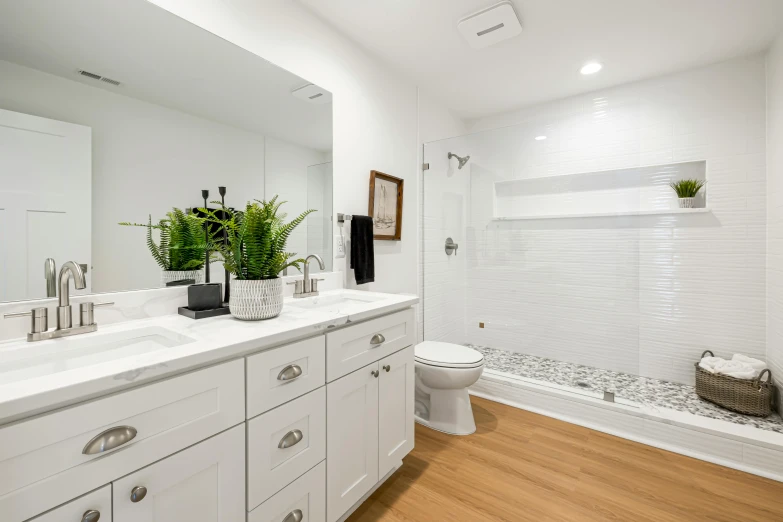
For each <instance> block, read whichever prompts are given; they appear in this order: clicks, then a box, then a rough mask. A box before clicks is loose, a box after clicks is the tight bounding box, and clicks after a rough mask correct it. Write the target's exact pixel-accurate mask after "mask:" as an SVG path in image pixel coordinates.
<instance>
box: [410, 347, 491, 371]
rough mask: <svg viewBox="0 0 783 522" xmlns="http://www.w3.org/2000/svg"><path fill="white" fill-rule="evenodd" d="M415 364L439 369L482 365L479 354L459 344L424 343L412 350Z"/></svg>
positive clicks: (481, 357)
mask: <svg viewBox="0 0 783 522" xmlns="http://www.w3.org/2000/svg"><path fill="white" fill-rule="evenodd" d="M414 358H415V360H416V362H417V363H419V364H424V365H427V366H437V367H440V368H456V369H459V368H478V367H479V366H483V364H484V356H483V355H482V354H481V352H479V351H477V350H474V349H473V348H468V347H467V346H461V345H459V344H452V343H442V342H437V341H424V342H423V343H420V344H417V345H416V348H415V350H414Z"/></svg>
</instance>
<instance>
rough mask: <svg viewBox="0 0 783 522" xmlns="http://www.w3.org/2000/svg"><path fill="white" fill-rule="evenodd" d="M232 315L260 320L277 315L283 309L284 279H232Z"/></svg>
mask: <svg viewBox="0 0 783 522" xmlns="http://www.w3.org/2000/svg"><path fill="white" fill-rule="evenodd" d="M228 308H229V310H230V311H231V315H233V316H234V317H236V318H237V319H241V320H243V321H259V320H261V319H271V318H272V317H277V316H278V315H280V312H281V311H282V310H283V280H282V279H280V278H279V277H277V278H275V279H261V280H255V281H248V280H243V279H232V280H231V298H230V299H229V301H228Z"/></svg>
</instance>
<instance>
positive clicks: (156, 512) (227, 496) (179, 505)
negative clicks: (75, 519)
mask: <svg viewBox="0 0 783 522" xmlns="http://www.w3.org/2000/svg"><path fill="white" fill-rule="evenodd" d="M112 488H113V501H114V522H156V521H161V520H181V521H183V522H184V521H187V522H244V520H245V429H244V426H236V427H234V428H231V429H230V430H228V431H225V432H223V433H221V434H219V435H216V436H214V437H212V438H210V439H207V440H205V441H204V442H200V443H199V444H196V445H195V446H192V447H190V448H188V449H186V450H184V451H181V452H179V453H176V454H174V455H172V456H170V457H167V458H165V459H163V460H161V461H159V462H156V463H155V464H152V465H151V466H147V467H146V468H142V469H140V470H138V471H136V472H135V473H131V474H130V475H128V476H126V477H123V478H121V479H119V480H117V481H115V482H113V483H112Z"/></svg>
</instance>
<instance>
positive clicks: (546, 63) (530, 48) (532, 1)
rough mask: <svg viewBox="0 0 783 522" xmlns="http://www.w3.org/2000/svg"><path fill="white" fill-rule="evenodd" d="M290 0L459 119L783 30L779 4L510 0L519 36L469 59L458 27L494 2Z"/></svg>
mask: <svg viewBox="0 0 783 522" xmlns="http://www.w3.org/2000/svg"><path fill="white" fill-rule="evenodd" d="M299 1H300V2H301V3H302V4H304V5H306V6H307V7H308V8H309V9H310V10H311V11H313V12H314V13H316V14H317V15H318V16H319V17H321V18H322V19H324V20H325V21H327V22H328V23H330V24H331V25H332V26H334V27H335V28H337V30H338V31H340V32H342V33H343V34H345V35H346V36H348V37H349V38H351V39H352V40H354V41H355V42H358V43H359V44H361V45H363V46H364V47H366V48H367V49H369V50H370V51H371V52H372V53H373V54H375V55H376V56H379V57H381V58H383V59H384V60H386V61H387V62H388V63H390V64H391V65H392V66H393V67H395V68H396V69H398V70H399V71H402V72H403V73H404V74H406V75H407V76H408V77H410V78H411V79H412V80H413V81H415V82H416V83H417V84H418V85H420V86H421V87H422V88H423V89H424V90H425V91H427V92H429V93H430V94H432V95H434V96H435V97H437V98H438V99H440V100H442V101H443V102H444V103H445V104H446V105H447V106H448V107H449V108H450V109H452V110H453V111H454V112H455V113H456V114H457V115H459V116H461V117H463V118H465V119H475V118H478V117H482V116H487V115H490V114H496V113H499V112H504V111H507V110H511V109H515V108H521V107H525V106H529V105H532V104H535V103H539V102H542V101H546V100H552V99H558V98H562V97H566V96H571V95H574V94H579V93H584V92H589V91H592V90H595V89H599V88H604V87H609V86H613V85H618V84H621V83H626V82H631V81H635V80H640V79H643V78H648V77H652V76H657V75H661V74H666V73H670V72H675V71H679V70H684V69H688V68H693V67H698V66H701V65H706V64H709V63H713V62H718V61H722V60H726V59H729V58H732V57H735V56H740V55H746V54H751V53H754V52H758V51H762V50H763V49H765V48H767V47H768V46H769V44H770V43H771V41H772V40H773V38H774V37H775V36H776V35H777V34H778V33H779V32H780V30H781V29H782V27H781V26H782V25H783V24H781V22H782V21H783V0H514V1H513V3H514V7H515V9H516V11H517V14H518V15H519V16H520V18H521V20H522V28H523V30H522V34H521V35H519V36H517V37H515V38H513V39H511V40H506V41H505V42H501V43H499V44H497V45H496V46H493V47H489V48H486V49H480V50H474V49H471V48H470V47H469V46H468V44H467V42H466V41H464V40H463V39H462V37H461V36H460V34H459V33H458V31H457V22H458V21H459V20H460V19H461V18H463V17H464V16H466V15H469V14H472V13H473V12H475V11H477V10H479V9H482V8H485V7H488V6H491V5H493V4H495V3H497V2H496V0H372V1H367V0H329V1H328V2H324V1H323V0H299ZM590 60H598V61H600V62H602V63H603V64H604V69H603V71H601V72H599V73H598V74H596V75H594V76H582V75H580V74H579V69H580V67H581V66H582V65H583V64H584V63H585V62H587V61H590Z"/></svg>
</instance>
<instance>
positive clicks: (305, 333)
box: [0, 290, 419, 424]
mask: <svg viewBox="0 0 783 522" xmlns="http://www.w3.org/2000/svg"><path fill="white" fill-rule="evenodd" d="M340 296H343V297H348V298H351V297H356V298H357V299H358V300H351V301H350V302H348V303H344V304H340V305H335V306H329V307H325V308H322V309H319V308H313V309H306V308H303V307H302V305H303V304H305V303H306V302H312V300H313V299H322V300H328V299H336V298H339V297H340ZM363 299H373V301H371V302H367V301H364V300H363ZM418 301H419V299H418V297H416V296H412V295H400V294H381V293H375V292H365V291H359V290H333V291H327V292H321V296H320V297H318V298H308V299H307V300H298V299H291V298H287V299H286V300H285V306H284V308H283V312H282V313H281V314H280V315H279V316H278V317H276V318H274V319H269V320H265V321H248V322H245V321H239V320H237V319H234V318H233V317H232V316H230V315H225V316H220V317H214V318H211V319H202V320H198V321H195V320H192V319H189V318H186V317H183V316H180V315H176V313H175V314H172V315H164V316H160V317H154V318H149V319H142V320H137V321H128V322H124V323H118V324H114V325H109V326H105V327H101V326H100V325H99V327H98V331H97V332H95V333H91V334H84V335H83V336H75V337H72V338H64V339H55V340H51V341H40V342H36V343H27V342H26V341H25V340H15V341H7V342H3V343H0V424H5V423H7V422H12V421H15V420H18V419H21V418H24V417H28V416H31V415H34V414H38V413H42V412H45V411H49V410H53V409H56V408H59V407H62V406H66V405H69V404H74V403H77V402H81V401H84V400H87V399H90V398H94V397H98V396H101V395H106V394H108V393H112V392H115V391H118V390H121V389H124V388H128V387H131V386H135V385H138V384H141V383H146V382H150V381H152V380H158V379H160V378H163V377H167V376H172V375H175V374H178V373H183V372H186V371H189V370H193V369H195V368H200V367H204V366H208V365H210V364H215V363H218V362H221V361H226V360H229V359H235V358H237V357H241V356H244V355H248V354H251V353H254V352H259V351H263V350H264V349H268V348H273V347H275V346H279V345H281V344H286V343H289V342H292V341H296V340H298V339H304V338H307V337H312V336H314V335H318V334H320V333H323V332H324V331H325V330H327V329H329V328H337V327H340V326H343V325H346V324H348V323H352V322H358V321H364V320H366V319H370V318H373V317H377V316H380V315H383V314H387V313H390V312H394V311H398V310H403V309H405V308H409V307H410V306H411V305H414V304H416V303H418ZM141 328H152V329H154V328H160V329H165V330H167V331H169V332H173V333H175V334H179V335H181V336H185V337H186V338H188V339H187V342H186V344H181V345H179V346H172V347H168V348H164V349H158V350H154V351H148V352H147V353H141V354H137V355H130V356H126V357H121V358H116V359H109V360H106V361H101V362H98V363H96V364H90V365H85V366H82V367H77V368H73V369H67V370H64V371H55V372H53V373H49V374H46V375H41V376H34V377H31V378H27V379H21V380H14V379H10V380H6V381H5V382H4V380H3V373H2V367H3V363H4V362H5V361H9V360H14V361H18V360H19V359H20V358H24V357H25V352H24V350H25V348H28V347H34V348H35V349H36V350H38V351H41V350H43V351H46V350H51V351H52V352H53V353H54V351H55V350H57V348H58V347H63V348H64V347H65V346H66V345H65V344H62V343H65V342H67V341H68V339H82V338H84V339H86V338H87V337H92V338H93V339H94V340H95V341H98V340H99V339H100V336H101V335H102V334H103V335H108V334H112V335H116V334H118V333H122V332H132V331H134V330H138V329H141ZM58 343H59V344H58ZM40 361H41V356H40V355H37V356H35V357H34V358H31V362H30V364H31V365H33V364H38V363H39V362H40ZM19 366H20V365H19V363H18V362H17V363H16V367H19ZM9 381H10V382H9Z"/></svg>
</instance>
